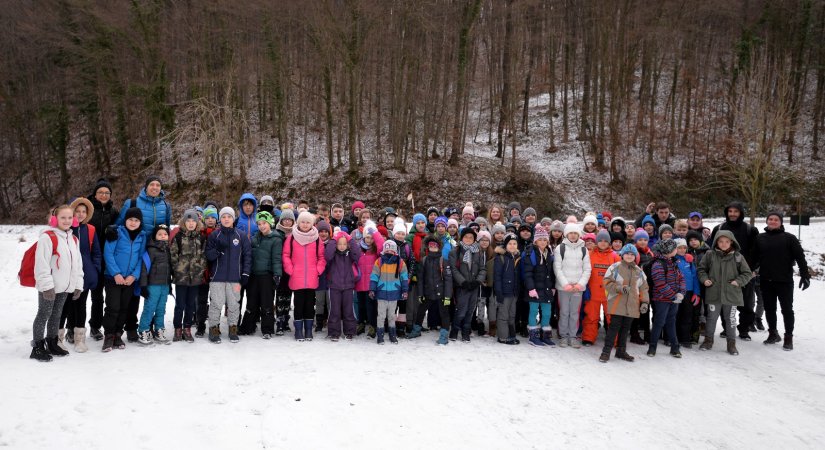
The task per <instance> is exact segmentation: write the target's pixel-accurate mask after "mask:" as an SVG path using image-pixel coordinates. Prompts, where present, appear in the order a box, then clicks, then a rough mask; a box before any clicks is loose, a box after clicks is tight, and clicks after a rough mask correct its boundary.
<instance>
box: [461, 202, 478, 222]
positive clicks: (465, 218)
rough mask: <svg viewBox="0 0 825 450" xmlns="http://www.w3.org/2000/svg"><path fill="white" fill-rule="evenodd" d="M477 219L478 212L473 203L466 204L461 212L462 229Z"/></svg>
mask: <svg viewBox="0 0 825 450" xmlns="http://www.w3.org/2000/svg"><path fill="white" fill-rule="evenodd" d="M475 218H476V210H475V208H474V207H473V204H472V203H469V202H468V203H465V204H464V208H463V209H462V210H461V227H462V228H463V227H466V226H467V225H469V224H470V222H473V221H474V220H475Z"/></svg>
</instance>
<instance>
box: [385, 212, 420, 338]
mask: <svg viewBox="0 0 825 450" xmlns="http://www.w3.org/2000/svg"><path fill="white" fill-rule="evenodd" d="M391 232H392V239H391V240H392V241H394V242H395V246H396V247H397V248H398V256H399V257H400V258H401V259H402V260H403V261H404V264H406V266H407V275H408V276H409V279H410V280H412V279H413V278H414V277H415V274H416V269H417V264H416V259H415V256H414V255H413V251H412V246H410V245H409V244H407V240H406V239H407V223H406V222H405V221H404V218H403V217H400V216H399V217H396V218H395V223H394V224H392V231H391ZM408 288H409V290H408V291H409V292H415V290H414V286H413V284H412V282H411V281H410V283H409V284H408ZM411 303H413V302H408V301H407V300H406V299H402V300H399V301H398V315H397V316H396V320H397V321H398V323H396V324H395V328H396V332H397V333H398V334H399V335H401V336H403V335H405V334H406V331H407V317H408V316H410V317H414V316H413V315H411V314H410V312H409V311H408V308H409V305H410V304H411ZM391 325H392V324H391Z"/></svg>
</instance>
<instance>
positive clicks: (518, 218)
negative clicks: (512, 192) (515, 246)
mask: <svg viewBox="0 0 825 450" xmlns="http://www.w3.org/2000/svg"><path fill="white" fill-rule="evenodd" d="M522 222H524V221H523V220H521V216H518V215H516V216H513V217H511V218H510V223H514V224H515V223H517V224H519V225H521V223H522Z"/></svg>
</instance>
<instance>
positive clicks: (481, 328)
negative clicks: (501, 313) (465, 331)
mask: <svg viewBox="0 0 825 450" xmlns="http://www.w3.org/2000/svg"><path fill="white" fill-rule="evenodd" d="M476 333H478V337H481V336H485V335H486V334H487V330H486V329H485V327H484V322H482V321H480V320H479V321H478V323H476Z"/></svg>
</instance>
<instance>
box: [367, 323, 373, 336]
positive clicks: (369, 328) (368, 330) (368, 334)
mask: <svg viewBox="0 0 825 450" xmlns="http://www.w3.org/2000/svg"><path fill="white" fill-rule="evenodd" d="M367 337H368V338H370V339H375V327H374V326H372V325H370V326H369V327H368V328H367Z"/></svg>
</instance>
